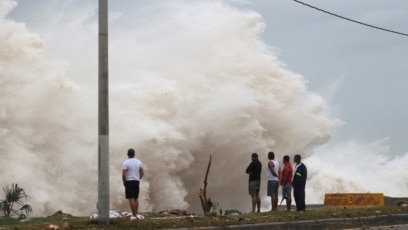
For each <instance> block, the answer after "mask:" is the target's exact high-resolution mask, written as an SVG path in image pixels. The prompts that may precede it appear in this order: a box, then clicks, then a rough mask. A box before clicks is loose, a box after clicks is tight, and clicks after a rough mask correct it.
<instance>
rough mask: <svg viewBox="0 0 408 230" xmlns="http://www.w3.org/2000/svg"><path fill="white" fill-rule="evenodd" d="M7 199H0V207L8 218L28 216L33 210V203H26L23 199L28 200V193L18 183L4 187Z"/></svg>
mask: <svg viewBox="0 0 408 230" xmlns="http://www.w3.org/2000/svg"><path fill="white" fill-rule="evenodd" d="M3 192H4V195H5V199H4V200H1V201H0V209H1V211H3V214H4V216H5V217H7V218H11V217H13V216H18V218H20V219H24V218H26V217H27V216H28V215H29V214H30V213H32V212H33V210H32V208H31V205H29V204H24V202H23V199H24V200H27V199H28V195H27V194H26V193H25V191H24V189H23V188H21V187H19V186H18V184H12V185H11V188H10V187H8V186H7V187H6V188H3Z"/></svg>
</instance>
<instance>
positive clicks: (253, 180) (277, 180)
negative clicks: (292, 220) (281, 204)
mask: <svg viewBox="0 0 408 230" xmlns="http://www.w3.org/2000/svg"><path fill="white" fill-rule="evenodd" d="M301 159H302V158H301V156H300V155H298V154H297V155H295V157H294V159H293V161H294V162H295V164H296V165H295V168H293V166H292V164H291V163H290V157H289V156H288V155H285V156H284V157H283V162H282V167H280V164H279V162H278V161H277V160H275V153H274V152H269V153H268V169H267V173H266V175H267V178H268V184H267V188H266V191H267V192H266V193H267V195H268V196H270V197H271V206H272V208H271V211H277V209H278V191H279V186H281V187H282V201H283V200H284V199H285V200H286V210H288V211H290V210H291V207H292V195H291V194H292V188H293V197H294V198H295V203H296V211H298V212H304V211H305V210H306V203H305V187H306V179H307V168H306V165H304V164H303V163H302V161H301ZM251 160H252V161H251V163H250V164H249V165H248V167H247V168H246V173H247V174H249V183H248V192H249V195H250V196H251V199H252V212H255V211H257V212H260V209H261V198H260V196H259V190H260V187H261V172H262V163H261V162H260V161H259V159H258V154H257V153H252V155H251Z"/></svg>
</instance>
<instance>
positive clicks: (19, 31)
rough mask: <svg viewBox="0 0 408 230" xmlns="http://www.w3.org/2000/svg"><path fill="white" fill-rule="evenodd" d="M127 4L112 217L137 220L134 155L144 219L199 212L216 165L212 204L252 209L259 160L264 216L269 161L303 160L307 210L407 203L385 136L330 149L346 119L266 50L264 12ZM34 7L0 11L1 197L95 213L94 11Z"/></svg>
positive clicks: (113, 141)
mask: <svg viewBox="0 0 408 230" xmlns="http://www.w3.org/2000/svg"><path fill="white" fill-rule="evenodd" d="M124 2H126V1H121V2H115V3H113V4H112V6H111V7H112V8H111V12H110V15H109V19H110V21H109V55H110V56H109V81H110V83H109V84H110V92H109V96H110V101H109V106H110V108H109V109H110V110H109V111H110V136H109V137H110V186H111V188H110V202H111V209H113V210H123V211H127V210H128V209H129V207H128V202H127V200H125V198H124V188H123V185H122V181H121V170H122V169H121V163H122V161H123V160H125V159H126V152H127V149H128V148H134V149H135V150H136V157H137V158H139V159H140V160H141V161H142V162H143V164H144V169H145V173H146V175H145V178H143V180H142V182H141V194H140V211H142V212H143V211H161V210H165V209H176V208H177V209H186V210H188V211H189V212H196V213H200V212H201V207H200V201H199V198H198V193H199V189H200V188H202V187H203V180H204V175H205V170H206V167H207V163H208V160H209V157H210V155H211V156H212V165H211V169H210V173H209V177H208V187H207V196H208V197H210V198H211V200H212V201H213V202H216V203H218V204H219V206H220V208H222V209H240V210H242V211H244V212H245V211H249V210H250V197H249V195H248V194H247V180H248V178H247V175H246V174H245V168H246V167H247V165H248V164H249V163H250V155H251V154H252V153H253V152H257V153H258V154H259V155H260V160H261V161H262V163H263V164H264V173H263V175H262V177H263V179H264V180H263V183H262V192H261V195H262V196H263V202H262V203H263V209H265V210H268V209H269V208H270V203H269V198H268V197H266V181H265V180H266V164H267V152H269V151H274V152H275V153H276V155H277V159H278V160H280V161H281V159H282V157H283V155H290V156H291V159H293V156H294V154H301V155H302V156H303V160H304V163H305V164H306V165H307V167H308V169H309V179H308V183H307V189H306V202H307V203H317V204H318V203H322V202H323V198H324V194H325V193H327V192H330V193H333V192H384V193H385V194H386V195H390V196H404V195H405V194H407V192H408V184H407V179H408V178H407V177H408V176H407V175H408V174H405V173H404V172H403V170H404V169H405V168H407V166H408V165H407V163H406V162H408V161H407V158H408V156H407V154H402V155H399V156H397V157H393V158H390V157H387V156H388V155H387V154H388V149H389V148H388V146H387V139H382V140H374V141H373V142H371V143H360V142H359V141H358V140H347V141H343V142H335V143H333V142H332V141H330V140H331V138H332V136H333V134H334V133H335V131H336V129H338V128H340V127H341V125H342V121H340V120H339V119H337V118H336V117H335V116H333V115H331V111H330V105H329V104H328V103H327V102H326V101H325V100H324V98H322V97H321V96H320V95H318V94H317V93H315V92H312V91H310V90H308V88H307V79H305V78H304V77H303V76H302V75H301V73H295V72H293V71H291V70H290V69H288V68H286V67H285V65H284V63H282V62H281V61H280V60H279V58H278V55H277V53H276V51H275V48H274V47H273V44H266V43H265V42H264V41H263V40H262V39H261V34H262V32H263V31H264V28H265V24H264V22H263V20H262V16H261V15H260V14H258V13H257V12H254V11H247V10H242V9H237V8H234V7H233V6H231V5H228V3H225V2H221V1H194V2H193V1H175V2H172V3H168V2H166V1H157V2H154V3H148V2H146V4H140V5H138V3H136V2H131V1H127V2H126V3H127V5H126V7H124V6H122V5H120V4H119V3H124ZM27 4H30V3H29V2H28V1H19V2H18V3H17V1H12V0H0V95H1V96H0V105H1V106H0V137H1V138H0V154H1V162H2V164H1V167H0V186H2V187H5V186H7V185H11V183H18V184H19V185H20V186H21V187H23V188H24V189H25V191H26V192H27V194H28V195H29V196H30V200H29V201H27V203H30V204H31V205H32V206H33V210H34V215H37V216H42V215H50V214H52V213H54V212H56V211H58V210H62V211H63V212H65V213H70V214H73V215H88V214H91V213H95V212H96V202H97V196H98V195H97V194H98V191H97V189H98V185H97V179H98V177H97V172H98V166H97V155H98V153H97V151H98V150H97V140H98V131H97V121H98V113H97V103H98V101H97V79H98V72H97V71H98V68H97V63H98V60H97V58H98V57H97V45H98V44H97V38H98V37H97V35H98V28H97V23H98V20H97V7H98V6H97V3H96V2H91V1H88V2H86V1H69V2H67V1H61V2H55V1H54V2H52V1H50V2H48V1H43V2H42V3H39V5H34V6H33V5H32V4H31V5H27ZM20 7H21V10H19V9H20ZM130 7H134V10H133V11H129V9H128V8H130ZM125 8H126V9H125ZM23 9H24V11H23Z"/></svg>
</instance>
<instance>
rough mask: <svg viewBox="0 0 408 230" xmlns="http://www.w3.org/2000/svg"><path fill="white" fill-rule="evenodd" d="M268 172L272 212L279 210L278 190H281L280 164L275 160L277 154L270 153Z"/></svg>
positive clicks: (268, 192)
mask: <svg viewBox="0 0 408 230" xmlns="http://www.w3.org/2000/svg"><path fill="white" fill-rule="evenodd" d="M268 159H269V161H268V170H267V171H266V175H267V177H268V187H267V189H266V193H267V195H268V196H270V197H271V206H272V210H271V211H277V210H278V189H279V162H278V161H277V160H275V153H273V152H269V153H268Z"/></svg>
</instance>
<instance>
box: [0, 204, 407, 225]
mask: <svg viewBox="0 0 408 230" xmlns="http://www.w3.org/2000/svg"><path fill="white" fill-rule="evenodd" d="M391 214H408V208H407V207H397V206H382V207H369V208H353V209H317V210H308V211H306V212H304V213H298V212H294V211H292V212H287V211H278V212H273V213H271V212H264V213H249V214H242V215H238V216H231V215H230V216H195V217H188V216H182V217H165V218H163V217H159V216H157V215H156V214H154V213H145V219H143V220H137V221H130V220H129V218H115V219H111V220H110V225H99V224H98V221H96V220H91V219H89V217H76V216H70V215H64V216H50V217H42V218H32V219H30V220H25V221H24V222H21V221H20V220H17V219H11V218H0V230H9V229H10V230H11V229H12V230H18V229H32V230H40V229H45V227H46V226H47V225H49V224H53V225H58V226H59V228H60V229H119V230H121V229H175V228H193V227H195V228H197V227H205V226H219V227H222V226H229V225H243V224H259V223H272V222H296V221H302V220H316V221H318V220H322V219H337V218H338V219H344V218H362V217H368V216H384V215H391ZM64 222H66V224H65V225H64ZM64 226H65V227H64Z"/></svg>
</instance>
